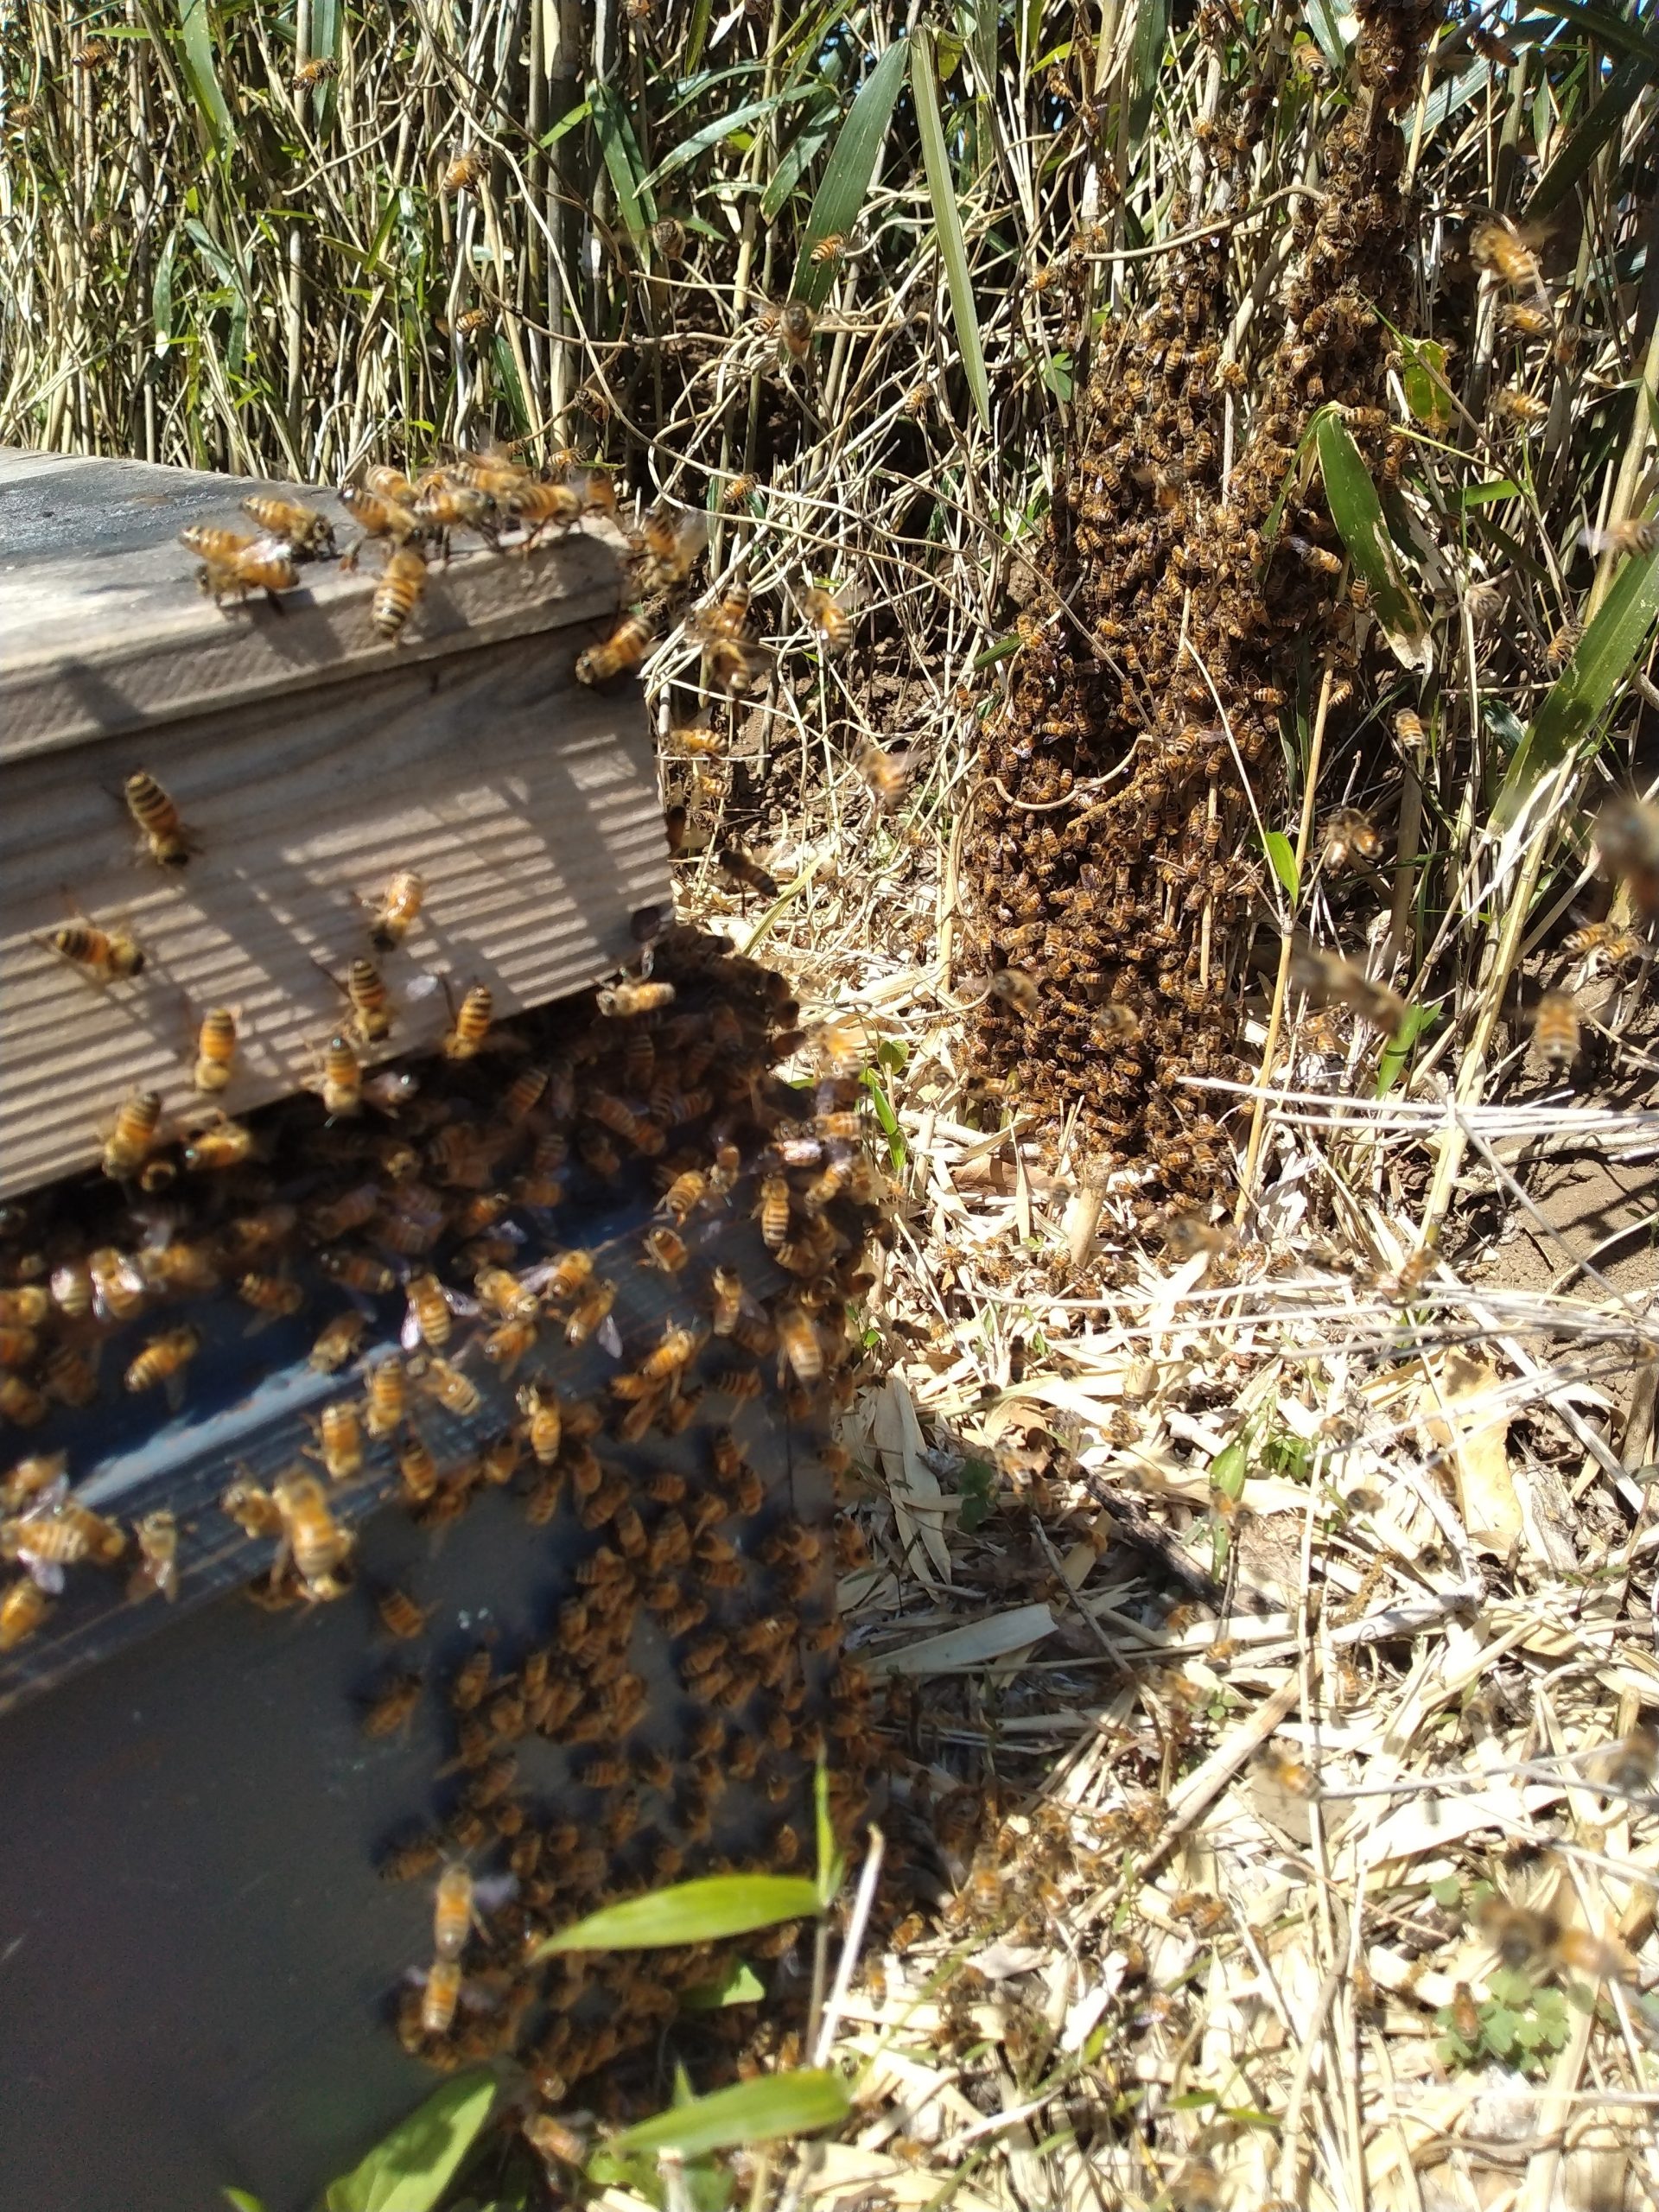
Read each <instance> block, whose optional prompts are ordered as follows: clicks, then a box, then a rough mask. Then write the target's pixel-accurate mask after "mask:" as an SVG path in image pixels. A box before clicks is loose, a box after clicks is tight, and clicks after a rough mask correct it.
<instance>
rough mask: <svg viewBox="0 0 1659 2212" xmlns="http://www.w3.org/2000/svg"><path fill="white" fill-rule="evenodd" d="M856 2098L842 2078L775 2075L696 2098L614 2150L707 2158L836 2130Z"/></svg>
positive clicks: (811, 2073) (825, 2073) (627, 2132)
mask: <svg viewBox="0 0 1659 2212" xmlns="http://www.w3.org/2000/svg"><path fill="white" fill-rule="evenodd" d="M851 2109H852V2099H851V2098H850V2097H849V2094H848V2093H847V2085H846V2083H845V2082H843V2081H842V2078H841V2076H840V2075H839V2074H831V2073H830V2072H829V2070H828V2069H821V2068H805V2069H802V2070H801V2071H800V2072H798V2073H795V2074H771V2075H763V2076H762V2077H761V2078H760V2080H759V2081H755V2082H738V2083H736V2085H735V2086H734V2088H729V2089H716V2090H715V2092H714V2094H713V2095H712V2096H707V2097H693V2098H692V2100H691V2101H690V2103H689V2104H683V2105H676V2106H674V2107H672V2108H671V2110H669V2111H667V2112H659V2113H657V2114H656V2115H655V2117H654V2118H653V2119H651V2120H640V2121H639V2124H638V2125H637V2126H633V2127H626V2128H624V2129H623V2131H622V2133H621V2134H620V2135H619V2136H618V2137H617V2138H616V2139H615V2141H614V2142H613V2144H612V2145H611V2146H610V2147H611V2149H612V2150H613V2151H614V2152H621V2153H624V2154H626V2153H628V2152H641V2151H677V2152H679V2153H680V2154H681V2156H682V2157H683V2158H704V2157H706V2156H707V2155H708V2153H709V2152H711V2151H728V2150H731V2149H733V2148H734V2147H735V2146H736V2145H740V2144H744V2143H767V2142H772V2141H774V2140H775V2139H777V2138H778V2137H779V2136H781V2135H805V2134H809V2133H811V2132H812V2131H813V2130H814V2129H815V2128H819V2127H833V2126H836V2122H837V2121H838V2120H844V2119H845V2118H846V2117H847V2114H848V2113H849V2111H850V2110H851Z"/></svg>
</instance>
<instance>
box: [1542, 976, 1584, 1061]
mask: <svg viewBox="0 0 1659 2212" xmlns="http://www.w3.org/2000/svg"><path fill="white" fill-rule="evenodd" d="M1532 1041H1533V1044H1534V1046H1535V1048H1536V1050H1537V1052H1538V1056H1539V1058H1541V1059H1543V1060H1548V1063H1549V1065H1551V1067H1554V1068H1565V1067H1569V1066H1571V1065H1572V1063H1573V1061H1574V1060H1576V1059H1577V1058H1578V1057H1579V1047H1580V1044H1581V1043H1582V1041H1583V1030H1582V1026H1581V1023H1580V1016H1579V1007H1578V1001H1577V1000H1576V999H1575V998H1574V997H1573V994H1572V992H1571V991H1560V990H1556V991H1546V992H1545V993H1544V994H1543V995H1542V997H1541V998H1540V1000H1539V1001H1538V1003H1537V1005H1536V1006H1535V1007H1534V1008H1533V1014H1532Z"/></svg>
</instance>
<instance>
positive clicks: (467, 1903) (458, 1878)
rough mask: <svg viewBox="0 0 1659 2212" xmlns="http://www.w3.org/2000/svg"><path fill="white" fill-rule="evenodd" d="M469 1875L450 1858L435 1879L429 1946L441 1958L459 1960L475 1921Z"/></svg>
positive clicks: (470, 1876)
mask: <svg viewBox="0 0 1659 2212" xmlns="http://www.w3.org/2000/svg"><path fill="white" fill-rule="evenodd" d="M474 1912H475V1908H474V1884H473V1878H472V1875H471V1873H470V1872H468V1871H467V1868H466V1866H463V1865H462V1864H461V1862H460V1860H458V1859H453V1860H451V1862H450V1863H449V1865H448V1866H446V1867H445V1868H444V1870H443V1872H442V1874H440V1875H439V1877H438V1886H437V1893H436V1897H435V1900H434V1903H433V1908H432V1945H433V1948H434V1949H435V1951H436V1953H437V1955H438V1956H439V1957H440V1958H441V1959H458V1958H459V1957H460V1956H461V1952H462V1951H463V1949H464V1948H466V1943H467V1936H469V1935H470V1934H471V1933H472V1930H473V1925H474Z"/></svg>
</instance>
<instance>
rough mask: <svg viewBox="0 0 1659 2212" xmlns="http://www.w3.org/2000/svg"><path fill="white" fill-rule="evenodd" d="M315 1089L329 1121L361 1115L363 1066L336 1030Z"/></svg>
mask: <svg viewBox="0 0 1659 2212" xmlns="http://www.w3.org/2000/svg"><path fill="white" fill-rule="evenodd" d="M317 1088H318V1090H320V1092H321V1096H322V1104H323V1110H324V1112H325V1113H326V1114H327V1116H328V1118H329V1120H330V1121H331V1122H334V1121H349V1120H351V1119H353V1117H354V1116H357V1115H359V1114H360V1113H361V1112H362V1110H363V1064H362V1062H361V1061H360V1060H359V1058H358V1057H357V1054H356V1052H354V1051H353V1048H352V1041H351V1039H350V1038H349V1037H346V1036H344V1035H342V1034H341V1033H340V1032H339V1031H336V1032H335V1033H334V1036H332V1037H331V1038H330V1039H328V1042H327V1045H326V1046H324V1048H323V1053H322V1071H321V1077H319V1078H318V1079H317ZM366 1218H367V1217H366V1216H365V1219H366ZM325 1233H327V1232H325ZM332 1233H333V1234H334V1235H336V1236H338V1235H340V1233H341V1232H340V1230H334V1231H333V1232H332Z"/></svg>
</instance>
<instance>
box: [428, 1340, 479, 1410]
mask: <svg viewBox="0 0 1659 2212" xmlns="http://www.w3.org/2000/svg"><path fill="white" fill-rule="evenodd" d="M421 1384H422V1387H423V1389H424V1390H425V1391H426V1393H427V1395H428V1396H429V1397H432V1398H435V1399H436V1400H437V1402H438V1403H439V1404H440V1405H441V1406H442V1408H443V1409H444V1411H445V1412H446V1413H450V1414H454V1416H455V1418H456V1419H457V1420H458V1421H470V1420H471V1419H472V1417H473V1415H474V1414H475V1413H477V1411H478V1410H479V1408H480V1406H481V1405H482V1404H483V1400H482V1399H481V1398H480V1395H479V1394H478V1386H477V1384H476V1383H472V1382H470V1381H469V1380H468V1379H467V1376H464V1375H463V1374H462V1373H461V1370H460V1369H459V1368H458V1367H452V1366H451V1365H450V1363H449V1362H448V1360H447V1359H440V1358H438V1357H436V1355H433V1356H432V1357H430V1358H429V1359H428V1360H427V1363H426V1364H425V1366H424V1368H423V1370H422V1371H421Z"/></svg>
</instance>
